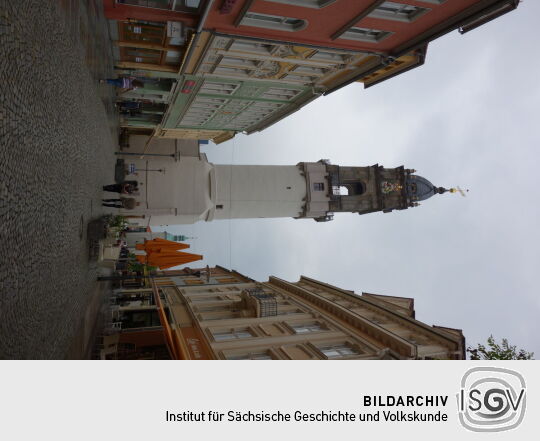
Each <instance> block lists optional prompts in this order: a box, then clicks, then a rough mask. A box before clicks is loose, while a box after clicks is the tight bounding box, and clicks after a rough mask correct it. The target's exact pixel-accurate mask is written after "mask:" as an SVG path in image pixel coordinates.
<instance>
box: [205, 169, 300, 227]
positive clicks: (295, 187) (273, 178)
mask: <svg viewBox="0 0 540 441" xmlns="http://www.w3.org/2000/svg"><path fill="white" fill-rule="evenodd" d="M215 170H216V184H217V185H216V187H217V195H216V205H223V208H222V209H216V210H215V213H214V216H215V219H238V218H244V219H249V218H270V217H296V216H298V215H299V214H300V213H301V212H302V206H303V204H304V203H305V202H304V201H303V200H304V198H305V197H306V181H305V178H304V177H303V176H302V175H301V171H300V170H299V169H298V167H296V166H288V165H287V166H277V165H216V166H215ZM288 187H290V188H288Z"/></svg>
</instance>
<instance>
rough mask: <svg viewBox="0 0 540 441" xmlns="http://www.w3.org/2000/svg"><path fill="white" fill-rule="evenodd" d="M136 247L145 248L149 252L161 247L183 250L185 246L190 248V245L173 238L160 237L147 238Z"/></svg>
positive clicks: (138, 248)
mask: <svg viewBox="0 0 540 441" xmlns="http://www.w3.org/2000/svg"><path fill="white" fill-rule="evenodd" d="M135 248H136V249H137V250H143V251H146V252H147V253H148V252H151V251H154V250H160V249H167V250H183V249H185V248H189V245H188V244H185V243H180V242H173V241H172V240H167V239H160V238H159V237H158V238H156V239H152V240H146V241H145V242H144V244H142V243H138V244H137V245H135Z"/></svg>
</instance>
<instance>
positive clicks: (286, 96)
mask: <svg viewBox="0 0 540 441" xmlns="http://www.w3.org/2000/svg"><path fill="white" fill-rule="evenodd" d="M300 92H301V90H298V89H286V88H280V87H270V88H269V89H268V90H266V91H265V92H264V93H263V94H262V98H268V99H272V100H284V101H289V100H291V99H293V98H294V97H295V96H297V95H298V94H299V93H300Z"/></svg>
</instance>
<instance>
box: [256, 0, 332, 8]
mask: <svg viewBox="0 0 540 441" xmlns="http://www.w3.org/2000/svg"><path fill="white" fill-rule="evenodd" d="M266 1H267V2H272V3H285V4H286V5H291V6H303V7H304V8H315V9H321V8H324V7H325V6H328V5H330V4H332V3H334V2H335V1H336V0H266Z"/></svg>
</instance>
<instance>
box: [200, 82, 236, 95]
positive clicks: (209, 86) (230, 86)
mask: <svg viewBox="0 0 540 441" xmlns="http://www.w3.org/2000/svg"><path fill="white" fill-rule="evenodd" d="M239 86H240V84H237V83H214V82H211V81H205V82H204V83H203V85H202V86H201V88H200V89H199V93H207V94H213V95H216V94H217V95H232V94H233V93H234V91H235V90H236V89H238V87H239Z"/></svg>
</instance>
